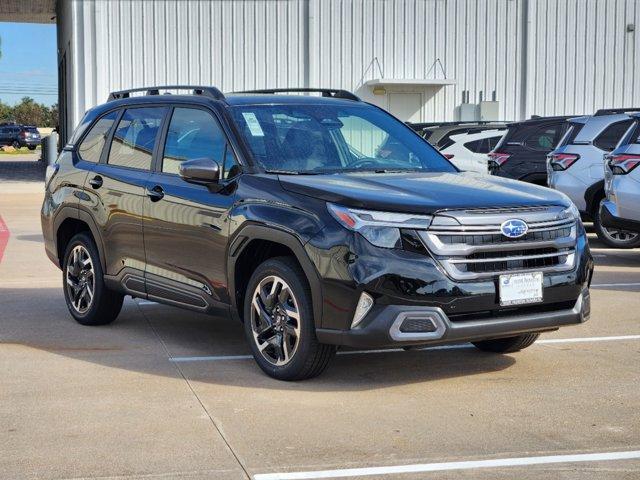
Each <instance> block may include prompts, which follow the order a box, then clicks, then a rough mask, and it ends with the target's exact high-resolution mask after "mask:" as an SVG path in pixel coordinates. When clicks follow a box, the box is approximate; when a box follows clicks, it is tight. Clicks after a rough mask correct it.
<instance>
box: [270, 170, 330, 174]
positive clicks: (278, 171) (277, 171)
mask: <svg viewBox="0 0 640 480" xmlns="http://www.w3.org/2000/svg"><path fill="white" fill-rule="evenodd" d="M265 172H266V173H274V174H276V175H320V173H319V172H314V171H311V170H299V171H298V170H265Z"/></svg>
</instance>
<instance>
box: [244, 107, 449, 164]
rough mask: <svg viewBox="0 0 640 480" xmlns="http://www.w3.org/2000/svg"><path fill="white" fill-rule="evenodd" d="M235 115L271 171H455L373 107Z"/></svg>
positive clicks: (256, 110) (255, 152)
mask: <svg viewBox="0 0 640 480" xmlns="http://www.w3.org/2000/svg"><path fill="white" fill-rule="evenodd" d="M233 115H234V118H235V121H236V123H237V124H238V126H239V129H240V131H241V132H242V134H243V136H244V138H245V139H246V141H247V143H248V144H249V148H250V149H251V152H252V153H253V156H254V158H255V159H256V161H257V162H259V163H260V164H261V165H262V166H263V167H264V168H265V169H266V170H267V171H272V172H282V173H309V174H311V173H335V172H344V171H377V172H386V171H425V172H455V171H457V170H456V169H455V167H453V166H452V165H451V164H450V163H449V162H448V161H447V160H446V159H445V158H443V157H442V156H441V155H440V154H439V153H438V152H437V151H436V150H435V149H434V148H433V147H431V146H430V145H429V144H428V143H427V142H425V141H424V140H423V139H422V138H420V137H419V136H418V135H417V134H415V133H413V132H412V131H411V130H410V129H409V128H408V127H406V126H405V125H404V124H402V123H401V122H399V121H397V120H396V119H394V118H393V117H391V116H390V115H388V114H386V113H384V112H382V111H380V110H378V109H376V108H373V107H369V106H362V105H353V106H334V105H249V106H242V107H234V109H233Z"/></svg>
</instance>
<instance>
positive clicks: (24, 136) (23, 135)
mask: <svg viewBox="0 0 640 480" xmlns="http://www.w3.org/2000/svg"><path fill="white" fill-rule="evenodd" d="M18 136H19V137H20V138H26V136H27V132H25V131H24V130H23V131H21V132H20V133H19V134H18Z"/></svg>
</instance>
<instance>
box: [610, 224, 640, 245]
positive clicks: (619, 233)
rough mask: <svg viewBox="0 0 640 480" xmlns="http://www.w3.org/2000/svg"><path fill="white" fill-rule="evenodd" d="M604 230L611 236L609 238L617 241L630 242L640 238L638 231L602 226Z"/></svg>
mask: <svg viewBox="0 0 640 480" xmlns="http://www.w3.org/2000/svg"><path fill="white" fill-rule="evenodd" d="M602 231H603V233H604V234H605V235H606V236H607V237H608V238H609V240H611V241H612V242H616V243H630V242H633V241H634V240H635V239H637V238H638V234H637V233H635V232H630V231H628V230H619V229H617V228H607V227H602Z"/></svg>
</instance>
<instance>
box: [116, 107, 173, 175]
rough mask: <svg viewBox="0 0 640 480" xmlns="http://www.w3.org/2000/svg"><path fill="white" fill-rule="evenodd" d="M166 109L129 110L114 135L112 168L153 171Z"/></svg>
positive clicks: (145, 108)
mask: <svg viewBox="0 0 640 480" xmlns="http://www.w3.org/2000/svg"><path fill="white" fill-rule="evenodd" d="M165 112H166V109H165V108H160V107H144V108H130V109H127V110H125V112H124V114H123V115H122V118H121V119H120V122H119V123H118V126H117V128H116V131H115V133H114V135H113V141H112V143H111V150H110V152H109V160H108V162H107V163H109V165H116V166H120V167H126V168H135V169H139V170H150V169H151V156H152V154H153V149H154V147H155V142H156V137H157V136H158V132H159V131H160V125H161V124H162V120H163V118H164V115H165Z"/></svg>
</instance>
